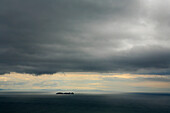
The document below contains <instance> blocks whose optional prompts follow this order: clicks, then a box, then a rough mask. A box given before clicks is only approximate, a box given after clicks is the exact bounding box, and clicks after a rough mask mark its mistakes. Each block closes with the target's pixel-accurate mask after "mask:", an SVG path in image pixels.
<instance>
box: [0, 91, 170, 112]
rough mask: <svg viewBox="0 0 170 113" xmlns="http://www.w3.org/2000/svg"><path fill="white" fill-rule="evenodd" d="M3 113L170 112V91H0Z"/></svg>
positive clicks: (0, 109) (0, 106)
mask: <svg viewBox="0 0 170 113" xmlns="http://www.w3.org/2000/svg"><path fill="white" fill-rule="evenodd" d="M0 113H170V94H160V93H159V94H158V93H120V94H119V93H118V94H74V95H56V94H55V93H54V94H48V93H42V92H39V93H34V92H33V93H31V92H29V93H28V92H8V93H7V92H0Z"/></svg>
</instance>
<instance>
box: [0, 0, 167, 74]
mask: <svg viewBox="0 0 170 113" xmlns="http://www.w3.org/2000/svg"><path fill="white" fill-rule="evenodd" d="M145 2H146V1H145ZM146 3H147V2H146ZM146 3H144V2H143V1H140V0H139V1H138V0H128V1H127V0H105V1H103V0H98V1H95V0H71V1H68V0H48V1H47V0H29V1H26V0H15V1H11V0H1V1H0V32H1V34H0V73H9V72H20V73H25V72H26V73H35V74H40V73H55V72H68V71H70V72H120V73H125V72H128V73H166V74H169V68H170V65H169V64H170V52H169V51H170V46H169V44H168V43H169V42H170V40H169V39H168V36H169V32H167V31H168V29H169V24H167V23H168V21H169V13H168V12H165V11H166V10H168V9H169V8H168V7H163V6H164V4H166V2H162V4H163V5H161V6H159V9H160V10H159V12H157V11H155V9H156V8H157V7H158V6H156V5H155V7H153V8H152V9H150V8H147V7H146ZM146 11H150V12H151V13H147V12H146ZM159 15H160V16H159ZM161 15H166V16H161ZM160 17H162V18H160ZM161 23H166V24H164V25H162V26H161V27H159V26H160V25H161ZM164 29H166V30H167V31H166V32H165V30H164Z"/></svg>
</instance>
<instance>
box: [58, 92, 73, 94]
mask: <svg viewBox="0 0 170 113" xmlns="http://www.w3.org/2000/svg"><path fill="white" fill-rule="evenodd" d="M56 94H61V95H62V94H68V95H73V94H74V93H73V92H64V93H63V92H57V93H56Z"/></svg>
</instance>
